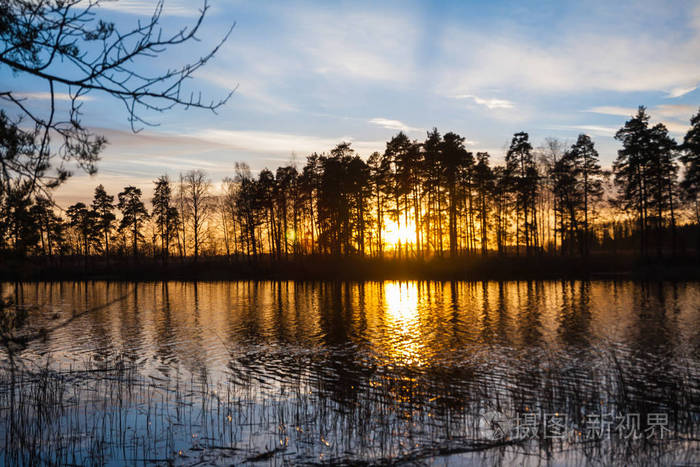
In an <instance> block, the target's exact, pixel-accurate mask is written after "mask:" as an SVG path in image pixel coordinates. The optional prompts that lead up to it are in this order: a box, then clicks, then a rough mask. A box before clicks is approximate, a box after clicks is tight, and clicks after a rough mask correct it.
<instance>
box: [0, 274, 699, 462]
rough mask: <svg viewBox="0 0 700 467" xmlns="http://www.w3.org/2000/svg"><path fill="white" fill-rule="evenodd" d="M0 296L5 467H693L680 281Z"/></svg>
mask: <svg viewBox="0 0 700 467" xmlns="http://www.w3.org/2000/svg"><path fill="white" fill-rule="evenodd" d="M1 289H2V292H3V296H11V297H14V300H15V302H16V303H17V307H18V309H19V310H20V312H24V313H26V317H24V319H23V320H22V319H21V320H19V321H20V322H19V323H18V324H17V325H16V326H15V327H14V329H11V330H10V331H8V332H12V335H13V336H14V339H13V340H11V341H10V342H9V343H7V344H6V345H5V347H4V348H3V350H2V360H3V370H2V372H3V375H2V385H1V387H0V391H1V392H0V411H1V413H0V436H2V437H3V438H4V440H5V441H4V443H5V444H4V447H5V449H4V450H3V451H2V453H1V454H0V456H2V459H3V461H4V462H6V463H15V464H35V463H39V464H41V463H50V462H51V461H52V460H55V461H57V462H59V463H75V464H81V465H82V464H98V465H101V464H108V465H121V464H136V465H154V464H168V463H171V464H172V463H175V464H183V465H188V464H195V463H197V462H204V463H212V464H220V465H231V464H236V463H240V462H250V463H254V462H259V463H263V464H272V465H277V464H283V463H291V464H296V463H324V462H332V463H339V462H345V463H354V462H360V461H362V462H368V463H376V462H384V461H390V462H393V461H398V462H408V463H414V462H424V463H429V464H439V465H442V464H450V465H451V464H455V465H461V464H474V465H478V464H487V465H491V464H503V465H509V464H510V463H512V462H518V463H524V464H533V465H535V464H540V463H541V462H543V461H549V462H551V463H552V464H555V465H571V464H586V463H588V462H600V463H604V464H609V463H617V464H621V465H622V464H630V463H632V464H635V463H641V464H643V463H648V464H650V465H654V464H658V463H664V464H671V463H688V462H691V461H697V460H698V459H699V458H700V442H699V441H698V439H699V438H700V284H697V283H689V284H658V283H654V284H640V283H632V282H505V283H499V282H367V283H294V282H212V283H178V282H171V283H140V284H129V283H109V282H95V283H74V282H64V283H46V284H20V285H15V284H3V285H2V286H1ZM552 414H555V415H556V416H555V417H552ZM596 416H597V417H598V418H596ZM635 419H637V421H636V422H635ZM557 421H558V422H561V427H562V429H561V430H560V431H557V430H556V422H557ZM552 430H554V431H552Z"/></svg>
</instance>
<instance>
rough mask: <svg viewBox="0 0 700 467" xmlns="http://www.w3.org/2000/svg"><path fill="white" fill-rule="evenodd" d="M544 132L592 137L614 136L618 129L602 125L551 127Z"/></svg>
mask: <svg viewBox="0 0 700 467" xmlns="http://www.w3.org/2000/svg"><path fill="white" fill-rule="evenodd" d="M545 129H546V130H556V131H571V132H579V133H586V134H589V135H594V136H615V133H617V130H618V129H619V128H616V127H612V126H603V125H551V126H548V127H547V128H545Z"/></svg>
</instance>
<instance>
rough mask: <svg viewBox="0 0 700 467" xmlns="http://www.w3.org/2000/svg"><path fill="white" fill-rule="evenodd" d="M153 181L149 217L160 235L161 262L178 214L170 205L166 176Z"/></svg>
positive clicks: (174, 230)
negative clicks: (151, 207)
mask: <svg viewBox="0 0 700 467" xmlns="http://www.w3.org/2000/svg"><path fill="white" fill-rule="evenodd" d="M153 183H154V184H155V189H154V190H153V198H152V200H151V204H152V205H153V211H152V213H151V217H152V219H153V221H154V222H155V224H156V229H157V232H158V236H159V237H160V247H161V254H162V258H163V262H165V261H167V258H168V256H169V254H170V242H171V241H172V238H173V235H174V233H175V232H177V227H178V222H179V217H180V216H179V213H178V211H177V208H176V207H175V206H172V205H171V200H172V187H171V185H170V179H169V178H168V176H167V175H163V176H161V177H158V179H157V180H155V181H154V182H153Z"/></svg>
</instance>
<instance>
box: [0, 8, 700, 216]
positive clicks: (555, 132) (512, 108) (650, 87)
mask: <svg viewBox="0 0 700 467" xmlns="http://www.w3.org/2000/svg"><path fill="white" fill-rule="evenodd" d="M153 5H154V2H151V1H146V0H144V1H136V0H133V1H129V0H123V1H120V2H111V3H107V4H106V5H105V7H103V14H104V15H105V16H106V17H108V18H109V19H111V20H113V21H115V22H116V23H117V24H118V26H120V27H123V28H128V27H129V26H130V25H133V24H135V22H136V21H137V20H138V19H139V17H140V16H144V15H149V13H150V12H151V11H152V8H153ZM198 6H199V5H198V4H197V3H196V2H194V1H179V0H166V7H165V12H164V16H165V18H164V22H163V25H164V28H165V29H166V31H167V30H174V29H175V28H177V27H179V26H182V25H185V24H188V23H191V19H192V18H193V17H194V16H196V14H197V8H198ZM234 21H235V22H236V27H235V29H234V31H233V33H232V34H231V37H230V39H229V40H228V42H227V43H226V45H225V46H224V47H223V49H222V50H221V52H220V54H219V55H218V56H217V57H216V59H215V60H214V61H213V62H211V63H210V64H209V65H208V66H207V67H206V68H205V69H203V70H201V72H200V73H199V74H198V75H197V78H198V79H197V80H196V81H195V82H192V83H191V85H192V87H193V89H201V90H202V91H203V93H204V95H205V96H210V97H214V98H215V97H219V96H222V95H225V93H226V89H230V88H234V87H236V92H235V93H234V95H233V97H232V98H231V100H230V101H229V103H228V104H227V105H226V107H225V108H223V109H221V111H220V112H219V113H218V115H213V114H211V113H208V112H205V111H197V110H189V111H184V110H181V109H179V110H173V111H170V112H169V113H167V114H162V115H151V116H150V117H152V119H153V120H155V121H157V122H158V123H159V124H160V125H159V126H158V127H154V128H147V129H145V130H144V131H143V132H142V133H140V134H139V135H136V136H134V135H132V134H130V133H129V126H128V123H127V121H126V114H125V112H124V110H123V109H122V108H120V104H119V103H118V102H115V101H113V100H111V99H110V98H108V97H106V96H102V95H99V94H89V95H88V98H87V100H86V102H85V103H84V104H85V105H84V110H85V118H84V122H85V123H86V124H88V125H89V126H91V127H94V128H97V129H99V131H101V132H102V133H103V134H105V135H106V136H107V138H108V140H109V141H110V146H109V147H108V149H107V150H106V151H105V152H104V154H103V159H102V161H101V163H100V165H99V174H98V175H97V176H94V177H88V176H85V175H82V174H79V173H76V176H75V177H74V178H73V179H71V180H70V181H69V182H68V183H67V185H66V186H64V187H63V188H61V189H60V190H59V192H58V193H57V199H58V200H59V202H60V201H61V200H64V201H66V202H68V201H72V200H73V199H77V198H80V197H89V196H91V193H92V190H93V188H94V186H95V185H96V184H98V183H104V184H105V186H107V188H108V189H109V190H110V191H112V192H116V191H117V190H119V189H121V187H123V186H124V185H126V184H137V185H140V186H142V187H143V188H144V189H145V190H146V192H147V193H148V195H149V196H150V186H151V181H152V180H153V179H154V178H155V177H157V176H158V175H160V174H162V173H164V172H165V173H168V174H170V175H171V176H173V177H176V176H177V174H178V173H179V172H181V171H186V170H189V169H191V168H202V169H205V170H206V171H207V172H208V173H209V174H210V176H211V178H212V179H213V181H214V182H215V183H218V182H219V181H220V180H221V179H222V178H223V177H224V176H226V175H230V174H232V172H233V164H234V162H236V161H245V162H248V163H249V164H250V165H251V167H252V168H253V169H254V170H258V169H261V168H263V167H266V166H267V167H270V168H274V167H276V166H278V165H281V164H285V163H288V162H289V161H290V160H293V159H294V160H296V161H297V163H298V164H299V165H302V164H303V162H304V159H305V157H306V156H307V155H308V154H309V153H310V152H313V151H318V152H321V151H328V150H329V149H331V148H332V147H333V146H334V145H335V144H336V143H338V142H340V141H341V140H347V141H352V142H353V146H354V147H355V148H356V150H358V152H359V153H360V154H361V155H363V156H367V155H369V154H370V153H371V152H372V151H374V150H379V151H381V150H383V148H384V143H385V141H386V140H387V139H389V138H390V137H391V136H392V135H393V134H395V133H396V132H397V131H399V130H403V131H405V132H407V133H408V134H409V136H411V137H413V138H417V139H423V138H424V137H425V132H426V130H428V129H430V128H432V127H433V126H436V127H437V128H438V129H439V130H441V131H442V132H446V131H456V132H458V133H460V134H462V135H463V136H465V137H466V138H467V140H468V141H469V142H470V144H469V148H470V149H471V150H474V151H477V150H487V151H489V152H490V153H491V154H492V156H493V158H494V160H495V161H499V160H502V157H503V154H504V151H505V147H506V146H507V144H508V142H509V140H510V137H511V136H512V134H513V133H514V132H517V131H521V130H524V131H527V132H529V133H530V136H531V139H532V141H533V143H534V145H535V146H537V145H540V144H542V143H543V142H544V138H545V137H548V136H552V137H557V138H560V139H562V140H565V141H568V142H573V141H574V140H575V138H576V136H577V134H578V133H580V132H585V133H588V134H590V135H591V136H592V137H593V139H594V141H595V142H596V145H597V146H598V149H599V151H600V154H601V159H602V162H603V164H604V165H609V164H610V163H611V162H612V160H613V159H614V158H615V154H616V150H617V148H618V146H617V143H616V142H615V141H614V140H613V138H612V135H613V134H614V132H615V131H616V129H617V128H619V127H620V126H621V125H622V124H623V123H624V121H625V120H626V119H627V118H628V116H629V115H630V114H631V113H632V112H634V111H635V109H636V107H637V106H638V105H640V104H643V105H646V106H647V107H648V108H649V111H650V113H651V115H652V118H653V119H654V120H655V121H662V122H664V123H666V124H667V126H668V127H669V129H670V130H671V132H672V134H673V135H674V136H675V137H676V138H677V139H681V138H682V135H683V133H684V132H685V130H686V128H687V125H688V120H689V119H690V116H691V115H692V114H693V113H695V112H696V111H697V109H698V106H699V105H700V91H698V90H697V89H696V87H697V86H698V84H699V83H700V3H698V2H697V1H663V2H662V1H643V0H641V1H640V0H637V1H629V2H627V1H615V2H611V1H609V0H608V1H604V2H578V1H540V2H524V1H491V2H483V3H482V2H476V1H454V2H449V1H445V2H438V1H435V2H428V1H426V2H411V1H400V2H381V3H380V2H360V1H353V2H271V1H270V2H267V1H266V2H259V1H258V2H252V1H251V2H243V1H233V0H231V1H228V0H213V1H212V9H211V11H210V14H209V15H208V17H207V20H206V22H205V33H203V34H201V39H202V42H201V43H198V44H192V45H188V46H187V47H182V48H181V49H178V50H177V52H176V53H171V54H166V55H165V56H164V57H162V58H161V59H159V60H156V61H153V60H150V61H148V60H147V61H144V62H143V63H140V64H139V66H143V67H148V68H149V69H154V68H155V69H158V68H164V67H167V66H171V65H175V64H177V63H182V59H187V58H194V57H196V56H198V55H199V54H200V53H201V52H202V51H203V50H204V49H205V48H206V47H207V46H212V45H214V44H215V42H216V40H217V39H218V38H219V37H220V36H222V35H223V34H224V33H225V32H226V30H227V28H228V26H229V25H230V24H231V23H233V22H234ZM2 79H3V81H7V80H10V81H12V86H13V88H14V89H20V90H21V91H23V92H25V93H27V94H28V95H30V96H33V97H34V98H35V105H37V106H41V105H42V98H41V97H42V95H43V94H42V93H45V92H46V91H47V89H43V88H41V87H40V86H39V83H34V82H32V81H31V80H27V79H26V78H23V77H21V76H20V75H17V76H14V77H12V76H9V75H8V74H7V73H6V72H3V74H2ZM45 102H46V101H45V100H44V102H43V103H45Z"/></svg>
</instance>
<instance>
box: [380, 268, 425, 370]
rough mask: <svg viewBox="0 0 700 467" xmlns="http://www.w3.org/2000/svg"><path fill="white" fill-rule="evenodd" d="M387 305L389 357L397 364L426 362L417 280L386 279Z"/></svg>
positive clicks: (385, 296)
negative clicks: (389, 280)
mask: <svg viewBox="0 0 700 467" xmlns="http://www.w3.org/2000/svg"><path fill="white" fill-rule="evenodd" d="M384 306H385V311H386V332H387V338H388V339H387V341H388V342H387V343H388V344H389V349H388V350H389V355H388V357H389V358H390V359H392V360H394V361H395V363H398V364H407V365H422V364H424V363H425V355H424V349H423V344H422V341H421V336H420V314H419V310H418V284H417V283H416V282H385V283H384Z"/></svg>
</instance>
